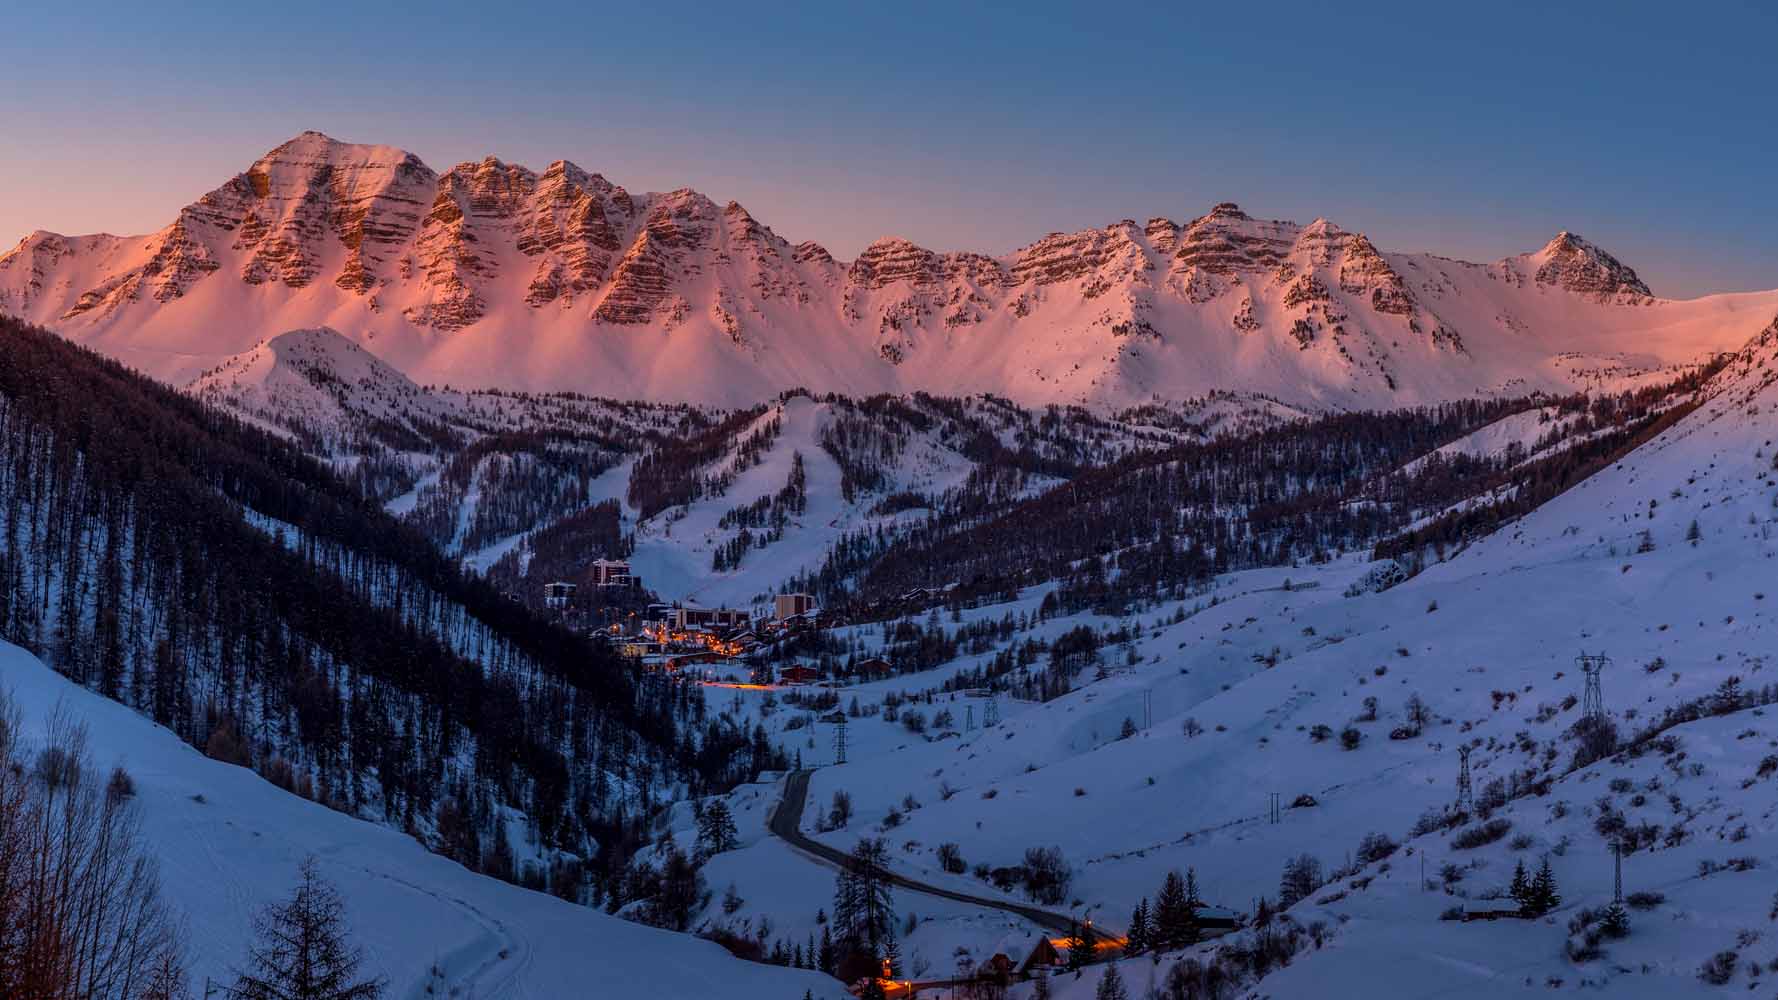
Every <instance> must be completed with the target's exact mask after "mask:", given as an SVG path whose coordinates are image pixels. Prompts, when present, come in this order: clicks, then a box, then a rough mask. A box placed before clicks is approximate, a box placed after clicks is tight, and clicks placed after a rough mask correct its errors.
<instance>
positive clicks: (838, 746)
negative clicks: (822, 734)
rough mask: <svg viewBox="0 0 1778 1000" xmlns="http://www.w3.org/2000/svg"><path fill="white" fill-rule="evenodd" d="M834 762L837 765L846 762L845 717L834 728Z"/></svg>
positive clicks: (841, 717)
mask: <svg viewBox="0 0 1778 1000" xmlns="http://www.w3.org/2000/svg"><path fill="white" fill-rule="evenodd" d="M833 762H834V763H835V764H844V763H845V762H846V717H845V716H843V715H842V716H840V719H839V721H838V722H836V723H835V724H834V727H833Z"/></svg>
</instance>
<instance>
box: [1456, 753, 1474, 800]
mask: <svg viewBox="0 0 1778 1000" xmlns="http://www.w3.org/2000/svg"><path fill="white" fill-rule="evenodd" d="M1473 749H1475V748H1474V747H1467V746H1462V747H1458V748H1457V756H1458V757H1459V758H1460V759H1461V760H1462V761H1463V763H1462V764H1461V765H1459V767H1458V769H1457V811H1458V812H1460V813H1467V812H1473V811H1474V810H1475V793H1474V792H1473V791H1472V790H1471V788H1470V783H1469V752H1470V751H1471V750H1473Z"/></svg>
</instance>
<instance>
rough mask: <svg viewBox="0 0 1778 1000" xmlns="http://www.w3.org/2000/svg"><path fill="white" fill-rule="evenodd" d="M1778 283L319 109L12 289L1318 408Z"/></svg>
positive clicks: (701, 371)
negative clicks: (829, 191)
mask: <svg viewBox="0 0 1778 1000" xmlns="http://www.w3.org/2000/svg"><path fill="white" fill-rule="evenodd" d="M1775 309H1778V291H1769V292H1757V293H1749V294H1737V295H1716V296H1709V297H1706V298H1701V299H1695V300H1688V301H1675V300H1666V299H1661V298H1657V297H1656V296H1655V295H1654V294H1653V292H1652V290H1651V289H1650V288H1649V287H1648V286H1647V285H1646V284H1644V283H1643V282H1642V281H1641V279H1639V278H1638V277H1637V276H1636V274H1635V272H1634V271H1633V270H1631V269H1630V268H1629V267H1628V266H1626V265H1625V264H1623V263H1621V262H1619V261H1618V260H1617V259H1615V258H1614V257H1612V256H1611V255H1610V254H1609V253H1607V252H1605V251H1604V250H1602V249H1600V248H1599V247H1596V246H1594V245H1593V244H1591V243H1589V242H1587V241H1586V240H1584V239H1582V238H1581V237H1579V236H1576V235H1574V234H1571V233H1567V232H1563V233H1560V234H1558V235H1557V236H1556V237H1555V238H1553V239H1552V240H1550V241H1549V243H1548V244H1547V245H1545V246H1544V247H1543V248H1542V249H1540V250H1538V251H1536V252H1533V253H1527V254H1521V255H1518V256H1515V257H1508V258H1505V259H1503V260H1499V261H1495V262H1494V263H1492V264H1487V265H1481V264H1470V263H1465V262H1461V261H1456V260H1451V259H1448V258H1443V257H1438V256H1435V255H1431V254H1425V253H1391V252H1386V251H1384V250H1381V249H1379V248H1378V247H1376V246H1375V245H1374V244H1373V243H1372V242H1371V241H1370V240H1369V239H1367V238H1366V237H1365V236H1363V235H1362V234H1360V233H1356V232H1349V231H1347V230H1344V229H1342V228H1340V227H1339V226H1337V225H1335V224H1334V223H1332V222H1329V221H1327V220H1325V219H1317V220H1315V221H1314V222H1312V223H1310V224H1308V225H1298V224H1295V223H1290V222H1273V221H1264V220H1261V219H1257V218H1254V217H1251V216H1249V215H1248V214H1246V213H1245V212H1243V211H1241V210H1240V209H1239V208H1237V207H1236V206H1234V205H1232V204H1221V205H1217V206H1215V207H1213V208H1211V209H1210V210H1209V211H1208V212H1207V213H1205V214H1203V215H1201V216H1199V217H1197V218H1194V219H1191V220H1190V221H1187V222H1183V223H1182V222H1176V221H1174V220H1172V219H1168V218H1158V217H1157V218H1153V219H1150V220H1148V221H1147V222H1146V223H1138V222H1135V221H1133V220H1124V221H1120V222H1115V223H1113V224H1111V225H1108V226H1106V227H1104V228H1102V229H1092V230H1085V231H1081V232H1076V233H1052V234H1051V235H1049V236H1046V237H1044V238H1043V239H1040V240H1038V241H1037V242H1035V243H1032V244H1031V245H1029V246H1026V247H1023V248H1021V249H1018V250H1016V251H1014V252H1012V253H1010V254H1004V255H1000V256H991V255H986V254H980V253H964V252H951V253H941V252H936V251H933V250H929V249H927V248H924V247H920V246H917V245H915V244H913V243H911V242H908V241H907V240H903V239H883V240H879V241H877V242H876V243H873V244H872V245H871V246H869V247H868V248H866V249H865V250H864V251H863V252H862V253H861V254H859V256H858V258H857V259H856V260H853V261H851V262H842V261H838V260H835V259H834V257H833V255H832V254H830V253H829V252H828V251H827V250H825V249H824V248H822V247H821V246H819V245H817V244H815V243H808V242H805V243H796V244H793V243H792V242H790V241H789V240H787V239H785V238H783V237H781V236H779V235H778V234H776V233H774V232H773V231H772V230H771V229H770V228H769V227H768V226H766V225H765V224H764V223H762V222H760V221H759V220H756V219H755V218H754V217H753V216H752V215H750V214H749V213H748V212H747V210H746V209H745V208H743V207H742V206H741V205H739V204H737V203H734V202H729V203H728V204H726V205H723V204H719V203H717V202H716V201H713V200H711V199H710V198H708V197H706V196H704V195H702V194H700V193H698V192H696V191H691V190H687V189H681V190H677V191H672V192H668V193H665V194H653V193H651V194H640V195H638V194H631V193H630V192H628V191H626V190H625V189H624V188H622V187H619V186H617V185H615V184H613V183H611V182H610V181H608V180H606V179H605V178H604V177H601V176H599V175H598V174H595V173H590V172H587V171H585V170H582V169H581V168H579V167H577V166H575V165H574V164H572V163H568V162H567V161H557V162H555V163H553V164H550V165H549V166H548V167H547V168H545V169H544V170H543V171H542V172H541V173H539V172H535V171H532V170H529V169H527V168H525V167H522V166H518V165H516V164H509V163H505V162H503V161H501V160H499V159H496V158H493V157H489V158H487V159H484V160H482V161H481V162H479V163H463V164H459V165H457V166H455V167H452V168H451V169H449V170H447V171H445V172H443V173H442V174H441V173H437V172H435V171H433V170H432V169H431V168H429V167H428V166H426V165H425V164H424V163H422V162H421V161H420V160H419V159H418V158H417V157H415V156H414V155H413V154H411V153H407V152H405V151H402V150H400V149H395V148H392V147H387V146H369V145H354V144H348V143H343V142H338V141H336V140H334V139H331V138H329V137H327V136H325V135H322V134H320V133H317V132H306V133H304V134H302V135H300V136H297V137H296V138H294V139H292V140H290V141H289V142H287V143H285V144H283V145H281V146H279V147H278V148H276V149H274V150H272V151H271V152H269V153H267V154H266V155H265V156H263V157H261V158H260V159H259V160H258V161H257V162H255V163H254V164H253V165H252V166H250V167H249V168H248V169H247V170H246V171H245V172H243V173H241V174H239V175H237V176H235V177H234V178H231V179H230V180H228V181H227V182H226V183H224V184H223V185H222V186H220V187H218V188H216V189H215V190H213V191H211V192H209V193H208V194H206V195H204V196H203V197H201V198H199V199H198V200H197V201H195V202H193V203H192V204H191V205H189V206H187V207H186V208H185V209H184V210H182V211H181V212H180V213H179V216H178V218H176V219H175V220H173V222H171V223H170V224H169V225H168V226H166V227H165V228H163V229H161V230H160V231H158V232H156V233H153V234H150V235H147V236H134V237H122V236H111V235H104V234H100V235H89V236H62V235H58V234H54V233H47V232H37V233H34V234H32V235H31V236H29V237H28V238H26V239H25V240H24V241H22V242H21V243H20V244H19V245H18V246H17V247H16V248H14V249H13V250H11V251H9V252H8V253H6V254H5V255H4V256H0V311H4V312H8V313H13V314H16V315H19V316H21V317H23V318H26V319H29V320H32V321H34V322H38V323H41V324H44V325H47V326H50V327H51V328H53V329H55V330H57V331H58V332H61V333H63V334H64V335H66V336H68V337H70V338H72V339H74V340H76V341H79V342H81V343H83V344H86V345H87V346H90V347H93V348H95V349H98V350H100V351H103V352H105V353H108V354H111V355H113V356H115V357H118V358H120V359H122V360H124V361H125V362H127V363H129V364H131V365H133V366H135V367H138V368H140V369H141V370H143V371H145V372H147V373H149V374H151V375H154V376H156V377H159V378H162V379H164V380H168V381H172V382H175V383H180V384H183V383H185V382H188V381H190V380H191V379H192V378H194V377H196V376H197V375H199V374H200V373H202V372H204V371H206V370H208V369H211V368H213V367H215V366H217V365H218V364H221V363H222V362H224V361H225V360H226V359H228V358H230V357H232V356H235V355H237V354H241V353H243V352H247V351H250V350H252V349H253V348H254V347H255V346H256V345H258V344H260V343H262V342H264V341H266V340H268V339H269V338H271V337H273V336H276V335H278V334H281V333H283V332H285V331H287V330H291V329H297V328H307V327H317V326H324V325H325V326H330V327H333V328H335V329H337V330H339V331H341V332H342V333H343V334H345V335H346V336H347V337H349V338H351V339H353V340H355V341H357V342H359V343H360V344H362V345H363V346H364V347H365V348H366V349H367V350H369V351H370V352H372V353H373V354H375V355H377V356H378V357H380V358H382V359H383V360H385V361H387V362H388V363H390V364H391V365H393V366H394V367H395V368H397V369H399V370H401V371H402V372H404V373H405V374H407V375H408V376H409V377H411V378H412V379H414V380H415V381H417V382H420V383H449V384H452V385H456V386H459V387H474V388H491V387H498V388H507V389H529V390H577V391H583V392H591V393H596V394H600V395H605V396H611V397H617V398H647V399H652V400H657V401H660V400H667V401H687V402H697V403H707V404H714V405H723V406H736V405H751V404H753V403H757V402H759V401H760V400H762V399H765V398H768V397H769V396H771V395H773V394H774V393H776V392H778V391H781V390H784V389H788V388H794V387H804V388H808V389H811V390H814V391H817V392H824V391H837V392H843V393H848V394H852V395H867V394H870V393H874V392H898V393H899V392H909V391H914V390H925V391H930V392H937V393H944V394H950V395H966V394H970V393H976V392H989V393H994V394H996V395H1000V396H1004V397H1006V398H1009V399H1012V400H1014V401H1017V402H1019V403H1022V404H1026V405H1034V404H1044V403H1051V402H1066V403H1089V404H1102V405H1106V406H1123V405H1129V404H1132V403H1140V402H1147V401H1149V400H1152V399H1154V398H1156V397H1159V398H1162V399H1169V400H1172V399H1180V398H1185V397H1191V396H1197V395H1201V394H1203V393H1205V392H1207V391H1209V390H1213V389H1223V390H1238V391H1247V392H1254V393H1263V394H1266V395H1270V396H1273V397H1275V398H1278V399H1280V400H1283V401H1285V402H1287V403H1290V404H1293V405H1298V406H1309V407H1314V408H1322V409H1348V408H1357V407H1366V408H1385V407H1391V406H1399V405H1405V404H1412V403H1418V402H1425V401H1431V400H1444V399H1455V398H1464V397H1474V396H1480V395H1492V394H1522V393H1525V392H1528V391H1533V390H1547V391H1561V390H1567V389H1572V388H1585V387H1589V386H1594V385H1599V384H1612V385H1622V384H1624V382H1625V381H1626V380H1631V379H1634V378H1636V377H1638V376H1641V375H1644V374H1647V373H1649V372H1651V371H1659V370H1663V369H1667V368H1670V367H1672V366H1677V365H1685V364H1690V363H1693V362H1696V361H1698V360H1700V359H1701V358H1703V357H1707V356H1709V355H1711V354H1714V353H1718V352H1725V351H1731V350H1734V349H1736V348H1738V347H1740V346H1741V345H1742V344H1743V343H1745V342H1746V341H1747V339H1748V337H1750V336H1751V335H1752V334H1753V333H1755V332H1756V331H1757V330H1759V329H1760V328H1761V327H1762V326H1763V325H1764V324H1765V322H1766V321H1767V320H1768V319H1769V318H1770V317H1771V314H1772V313H1773V312H1774V310H1775Z"/></svg>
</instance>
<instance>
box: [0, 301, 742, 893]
mask: <svg viewBox="0 0 1778 1000" xmlns="http://www.w3.org/2000/svg"><path fill="white" fill-rule="evenodd" d="M0 341H3V350H0V638H5V639H6V640H7V641H11V642H14V643H16V644H18V645H21V646H24V647H25V648H27V649H30V650H32V651H33V652H36V653H39V654H40V655H42V656H43V657H44V658H45V659H46V660H47V661H48V662H49V663H50V664H51V665H52V666H53V667H55V669H57V670H58V671H60V672H61V673H63V674H65V675H66V676H68V677H70V678H71V679H73V680H75V681H76V682H78V683H81V684H83V685H85V686H88V687H90V688H92V689H94V690H96V691H98V692H100V693H101V694H103V695H105V696H106V697H109V698H113V699H115V700H118V701H121V702H123V703H125V704H127V705H129V706H131V707H133V708H136V709H137V710H139V711H141V712H143V713H144V714H146V715H149V716H151V717H152V718H154V719H155V720H156V721H158V722H161V723H163V724H165V725H167V726H168V727H169V728H170V729H172V730H173V731H174V732H175V733H177V734H178V735H179V736H180V737H181V738H183V739H185V740H187V741H188V742H190V743H192V744H193V745H195V746H199V747H202V748H204V749H206V750H207V751H208V752H210V753H211V754H212V755H213V756H217V757H220V758H222V759H226V760H229V761H230V762H232V763H237V764H241V765H244V766H251V767H254V768H255V769H257V770H259V771H260V772H261V773H263V774H265V775H267V776H268V777H269V778H271V779H273V780H275V781H277V782H278V783H279V784H282V785H284V786H285V787H287V788H289V789H291V790H293V791H298V792H302V793H306V794H309V795H311V796H312V797H314V798H315V799H317V800H318V801H321V802H323V803H325V804H327V805H330V806H332V807H334V808H337V809H341V810H344V811H348V812H351V813H354V814H357V815H365V816H371V817H375V818H378V819H380V820H382V821H384V822H387V823H390V824H391V825H397V826H399V827H401V828H403V829H406V830H409V831H410V832H413V833H414V834H415V835H417V836H420V837H421V838H422V839H423V840H425V841H426V842H427V843H428V844H430V845H431V846H433V847H434V848H435V849H437V850H440V851H442V852H444V853H447V854H449V855H450V856H452V857H454V858H457V859H458V860H460V861H462V862H463V863H464V864H466V865H469V866H470V867H472V868H476V869H478V870H483V871H492V872H495V873H497V874H500V875H503V876H505V877H509V878H514V879H526V880H528V881H531V882H532V883H533V884H538V885H539V886H547V887H548V888H550V889H552V890H553V891H557V892H559V893H561V894H562V895H564V896H568V897H570V898H582V899H587V898H589V897H599V896H602V895H603V894H604V892H605V889H606V887H605V885H604V884H603V883H602V880H603V879H612V878H616V877H618V875H619V873H621V871H622V870H623V867H624V865H625V863H626V862H627V855H628V852H629V851H631V850H633V848H634V845H635V844H637V843H640V842H641V841H642V840H643V839H644V838H645V837H646V821H647V820H648V818H649V817H650V816H651V815H652V814H653V813H654V812H655V811H656V810H657V809H658V808H660V806H661V804H662V797H663V796H664V795H665V794H667V793H668V792H670V791H671V790H672V788H673V787H674V786H675V785H676V784H681V783H683V784H688V785H690V786H692V787H693V788H695V789H703V788H706V787H708V786H710V785H711V784H712V783H719V782H726V781H734V780H744V779H745V778H746V777H747V776H748V774H746V773H742V774H737V773H736V768H735V760H734V758H735V754H734V752H733V750H734V748H736V747H743V748H745V747H750V746H752V745H753V741H752V739H751V736H752V734H751V733H744V732H743V733H731V732H728V731H727V730H722V731H721V732H720V739H719V741H718V743H717V745H715V746H711V745H709V744H708V742H707V741H708V739H709V735H708V734H709V729H707V728H706V727H705V719H704V713H703V702H702V697H701V692H697V691H689V690H686V689H685V688H683V687H679V686H675V685H673V684H671V683H669V682H667V681H664V680H661V679H657V678H648V677H644V676H642V675H641V674H640V673H639V672H638V671H637V670H636V669H635V668H634V667H633V666H632V665H630V664H626V663H625V662H623V661H622V660H621V659H620V658H618V657H616V656H615V655H613V654H612V653H611V652H610V651H609V650H608V649H606V648H604V647H603V646H601V645H599V644H596V643H593V642H590V641H589V640H586V639H584V638H582V637H580V636H577V635H574V634H572V633H570V632H568V631H566V630H563V629H560V628H557V627H554V626H551V625H548V624H546V623H544V622H542V621H540V620H539V619H537V618H536V617H534V616H533V615H531V614H530V613H529V612H527V611H526V610H525V609H524V608H523V607H522V606H520V605H518V604H516V603H514V602H511V601H508V600H506V599H505V598H503V597H502V596H500V594H499V593H498V591H497V590H496V589H495V588H494V587H492V586H490V585H489V584H487V583H486V582H483V581H480V580H477V579H474V578H470V577H467V576H465V575H464V574H463V573H462V572H461V571H460V570H459V569H458V568H457V567H456V566H455V565H454V564H453V563H452V562H451V561H450V560H448V559H447V558H445V557H444V556H443V555H442V554H440V553H438V552H437V551H436V550H435V549H433V548H432V547H431V546H430V545H428V544H427V543H426V542H425V541H424V540H423V539H421V538H420V537H419V536H418V535H416V534H415V533H414V532H413V531H411V530H410V529H408V528H406V527H404V526H402V525H401V524H399V523H397V522H395V521H394V520H392V519H391V518H389V517H388V516H387V515H385V514H383V513H382V512H381V511H380V510H379V509H378V508H377V507H375V506H374V505H372V504H370V503H368V502H366V501H365V500H364V499H363V498H361V497H360V496H359V495H357V494H356V492H355V490H354V489H353V487H352V486H351V485H349V484H346V483H344V482H342V481H340V480H338V479H336V478H335V477H333V476H332V475H331V474H330V473H329V472H328V471H327V469H326V468H325V467H323V466H321V465H319V464H318V463H316V462H315V461H313V460H312V459H310V458H308V457H305V456H304V455H302V454H301V453H300V452H299V451H298V449H297V448H296V447H295V446H293V445H291V444H289V443H287V442H285V441H282V440H280V439H278V438H276V437H273V436H271V435H269V434H266V433H263V432H260V431H258V430H256V429H254V428H252V427H249V426H247V425H245V424H243V423H241V422H240V421H238V420H236V419H235V418H233V417H230V416H228V415H226V414H224V413H223V412H221V411H219V410H216V409H213V408H210V407H207V406H205V405H203V404H202V403H199V402H197V401H194V400H192V399H189V398H187V397H184V396H181V395H179V394H177V393H174V392H172V391H171V390H168V389H166V388H164V387H162V386H159V385H157V384H155V383H153V382H151V381H149V380H147V379H145V378H142V377H140V376H138V375H135V374H133V373H131V372H129V371H127V370H126V369H124V368H123V367H122V366H120V365H117V364H116V363H114V362H110V361H107V360H104V359H101V358H99V357H98V356H96V355H93V354H91V353H90V352H86V351H83V350H81V349H79V348H76V347H74V346H72V345H70V344H68V343H66V342H64V341H62V340H60V339H59V338H56V337H55V336H54V335H52V334H50V333H48V332H46V331H42V330H39V329H36V328H31V327H28V326H25V325H23V324H19V323H16V322H12V321H4V323H3V324H0ZM700 738H702V739H700ZM719 751H726V753H725V754H724V755H723V757H722V759H721V760H713V758H714V757H715V756H717V754H718V752H719ZM740 762H741V763H742V765H743V766H744V767H745V769H746V770H747V771H751V770H752V766H753V764H754V763H755V762H750V761H749V759H748V757H747V756H746V755H742V756H741V757H740ZM756 763H757V766H759V767H765V766H769V765H770V761H758V762H756ZM706 775H707V776H706ZM509 814H510V815H516V816H517V817H520V818H522V819H523V821H524V826H525V829H526V830H527V832H528V835H529V838H530V839H531V841H532V842H533V844H534V846H535V847H536V848H537V849H538V850H539V851H541V852H543V853H544V854H545V855H559V856H560V857H561V858H563V860H564V863H563V864H562V865H560V866H550V867H548V868H544V869H541V870H532V871H527V870H525V869H524V867H523V866H520V865H517V864H515V863H514V861H513V860H512V859H513V858H514V857H515V855H516V851H515V850H514V848H513V845H512V844H510V843H508V842H507V836H506V832H505V831H506V829H507V823H506V821H505V818H506V817H507V816H508V815H509ZM577 859H591V860H590V862H588V863H585V864H583V863H582V862H581V861H580V860H577Z"/></svg>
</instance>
